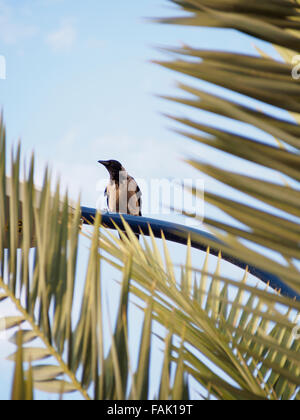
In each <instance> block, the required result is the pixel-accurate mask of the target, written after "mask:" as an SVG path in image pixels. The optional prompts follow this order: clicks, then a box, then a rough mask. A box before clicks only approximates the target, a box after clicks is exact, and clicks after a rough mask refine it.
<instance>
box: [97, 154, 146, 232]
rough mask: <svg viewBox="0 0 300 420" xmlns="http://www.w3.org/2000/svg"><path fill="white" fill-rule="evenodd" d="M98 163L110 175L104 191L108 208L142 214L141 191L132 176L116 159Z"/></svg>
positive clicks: (124, 212)
mask: <svg viewBox="0 0 300 420" xmlns="http://www.w3.org/2000/svg"><path fill="white" fill-rule="evenodd" d="M98 163H100V164H101V165H103V166H105V168H106V169H107V171H108V173H109V175H110V180H109V184H108V186H107V188H106V189H105V193H104V194H105V196H106V197H107V207H108V210H109V211H110V212H112V213H122V214H130V215H132V216H142V199H141V196H142V193H141V190H140V188H139V186H138V184H137V183H136V181H135V180H134V178H133V177H132V176H130V175H129V174H128V172H127V171H126V169H125V168H124V167H123V166H122V165H121V163H120V162H118V161H116V160H99V161H98ZM137 237H138V236H137Z"/></svg>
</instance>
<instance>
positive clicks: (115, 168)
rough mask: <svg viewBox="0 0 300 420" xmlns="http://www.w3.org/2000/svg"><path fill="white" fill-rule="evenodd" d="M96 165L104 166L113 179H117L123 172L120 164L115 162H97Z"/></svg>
mask: <svg viewBox="0 0 300 420" xmlns="http://www.w3.org/2000/svg"><path fill="white" fill-rule="evenodd" d="M98 163H100V164H101V165H103V166H105V168H106V169H107V170H108V172H109V173H110V176H111V178H113V179H118V178H119V173H120V172H123V171H125V169H124V168H123V166H122V165H121V163H120V162H118V161H117V160H98Z"/></svg>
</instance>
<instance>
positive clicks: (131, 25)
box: [0, 0, 274, 398]
mask: <svg viewBox="0 0 300 420" xmlns="http://www.w3.org/2000/svg"><path fill="white" fill-rule="evenodd" d="M175 13H176V10H175V9H174V8H172V7H170V4H169V3H168V2H167V1H164V0H131V1H129V2H125V1H124V0H115V1H114V2H102V1H99V0H86V1H84V2H83V1H78V0H75V1H74V0H22V1H19V0H0V55H4V56H5V58H6V62H7V79H6V80H5V81H3V80H0V106H1V107H3V110H4V116H5V121H6V125H7V134H8V142H9V144H14V143H16V142H17V140H18V139H19V138H21V139H22V147H23V152H24V154H25V155H26V156H29V154H30V153H31V151H32V150H34V151H35V153H36V157H37V166H38V168H37V169H38V176H37V180H38V182H41V176H42V171H43V168H44V165H45V164H46V162H49V164H50V167H51V168H52V169H53V171H54V172H55V173H59V174H60V176H61V178H62V181H63V184H64V185H68V187H69V190H70V191H71V194H72V197H73V198H74V199H75V198H76V197H77V195H78V193H79V191H81V193H82V202H83V204H85V205H89V206H93V207H94V206H95V204H96V201H97V198H98V193H97V190H96V186H97V181H98V180H99V179H100V178H103V177H104V176H106V174H105V172H104V170H103V169H101V168H99V166H98V165H97V163H96V162H97V160H99V159H109V158H115V159H118V160H120V161H122V163H123V164H124V165H125V167H126V168H127V169H128V170H129V172H130V173H131V174H132V175H134V176H135V177H137V178H145V179H146V180H149V179H151V178H152V177H155V178H158V177H165V178H175V177H176V178H178V177H180V178H196V177H199V174H198V173H197V172H196V171H194V170H192V169H190V168H189V167H187V166H186V165H185V164H184V163H183V162H182V161H181V160H180V159H181V158H182V157H184V156H190V155H192V156H199V157H201V158H203V159H205V160H209V161H210V162H212V161H213V162H216V163H220V162H221V159H220V156H221V155H220V154H218V153H216V152H213V151H211V150H210V149H208V148H205V147H201V146H199V145H195V144H193V143H190V142H188V141H186V140H183V139H181V138H180V137H178V136H177V135H175V134H174V133H172V132H171V131H169V130H168V129H167V126H170V123H169V122H168V121H167V120H166V119H165V118H164V117H162V116H161V115H160V112H172V113H175V114H179V115H181V114H183V115H195V116H197V117H198V118H199V116H200V117H201V118H202V120H203V121H205V122H208V123H211V124H214V123H218V124H220V125H221V126H223V127H226V128H230V129H232V130H236V129H239V128H241V127H242V128H243V130H245V127H244V126H242V125H241V124H233V123H230V122H228V121H225V120H224V119H222V118H217V117H215V116H213V115H211V114H208V113H204V112H197V113H196V112H195V111H191V110H188V109H185V108H181V107H180V106H179V105H174V104H170V103H167V102H165V101H162V100H161V99H158V98H157V97H155V96H154V94H176V93H177V91H176V88H175V81H176V80H185V81H187V80H189V79H188V78H183V77H179V76H178V75H176V74H175V73H172V72H169V71H166V70H164V69H162V68H160V67H159V66H157V65H154V64H151V63H150V60H153V59H157V58H162V57H163V56H162V54H161V53H160V52H158V51H156V50H155V49H154V48H153V47H154V46H155V45H166V46H168V45H169V46H178V44H180V42H184V43H186V44H190V45H193V46H196V47H199V48H210V49H218V48H222V49H225V50H228V51H236V52H239V51H241V52H246V53H255V49H254V46H253V45H254V40H253V39H251V38H250V37H248V36H243V35H239V34H238V33H237V32H234V31H229V30H228V31H225V30H213V29H193V28H181V27H171V26H163V25H157V24H153V23H150V22H146V20H145V19H144V18H149V17H155V16H157V17H159V16H170V15H173V14H175ZM220 40H221V42H220ZM255 44H256V45H259V46H260V47H261V48H264V49H265V50H266V51H268V52H269V53H272V54H273V53H274V51H273V49H272V47H270V46H267V45H265V44H264V43H262V42H258V41H255ZM189 82H190V83H195V82H194V81H190V80H189ZM200 85H201V86H202V87H203V88H205V89H208V90H209V91H213V92H216V91H218V90H217V89H216V88H214V87H212V86H211V85H209V84H207V83H202V84H200ZM220 92H221V93H223V94H224V92H223V91H222V90H220ZM230 97H234V98H238V95H231V96H230ZM248 103H254V101H249V102H248ZM264 109H266V110H268V109H270V108H269V107H265V108H264ZM247 132H248V134H249V135H260V136H261V138H264V139H268V138H267V137H266V136H264V135H262V134H261V133H259V132H258V131H257V130H254V129H250V128H249V127H248V128H247ZM237 162H238V163H237V166H236V167H234V168H232V162H231V159H230V158H228V159H227V158H224V157H222V165H223V166H224V167H227V168H229V169H234V170H243V171H244V172H247V171H248V172H249V171H253V170H255V171H256V172H257V167H255V166H254V165H250V164H249V165H245V164H244V162H242V161H237ZM254 168H255V169H254ZM260 173H261V176H266V175H267V174H268V171H263V172H260ZM204 179H205V182H206V188H209V189H213V190H215V191H220V188H222V191H226V189H224V187H221V186H219V185H218V184H217V183H215V182H213V181H211V180H209V179H207V177H204ZM214 214H216V213H215V212H214ZM171 220H178V218H175V217H174V216H173V217H171ZM172 250H173V255H174V258H176V259H177V260H181V259H182V257H181V251H182V250H181V248H178V247H175V246H174V247H172ZM195 255H196V256H197V257H198V259H199V253H198V254H195ZM201 258H202V257H201ZM81 269H82V268H81ZM82 270H83V269H82ZM228 270H230V273H231V274H232V275H233V276H240V275H241V274H240V272H239V270H234V269H233V268H232V267H230V268H228ZM113 303H114V302H113V300H112V304H113ZM9 350H10V351H11V350H12V348H9V349H8V348H7V345H4V344H3V342H1V341H0V356H1V357H2V356H4V355H5V354H6V353H7V352H8V351H9ZM0 369H1V376H0V398H1V397H2V398H7V397H8V395H9V386H10V375H11V370H10V368H9V367H7V363H3V361H0Z"/></svg>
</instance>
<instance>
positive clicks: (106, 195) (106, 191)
mask: <svg viewBox="0 0 300 420" xmlns="http://www.w3.org/2000/svg"><path fill="white" fill-rule="evenodd" d="M104 197H106V201H107V208H108V209H109V194H108V188H107V187H106V188H105V191H104Z"/></svg>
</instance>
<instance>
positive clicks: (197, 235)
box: [81, 207, 300, 301]
mask: <svg viewBox="0 0 300 420" xmlns="http://www.w3.org/2000/svg"><path fill="white" fill-rule="evenodd" d="M81 213H82V218H83V220H84V223H93V221H94V219H95V216H96V210H95V209H92V208H88V207H82V208H81ZM122 218H123V219H124V220H125V221H126V222H127V223H128V225H129V226H130V227H131V229H132V231H133V232H134V233H140V231H142V232H143V234H144V235H145V236H149V235H150V232H149V226H150V227H151V229H152V232H153V234H154V236H155V237H156V238H161V232H163V233H164V236H165V238H166V240H168V241H171V242H176V243H179V244H183V245H186V244H187V241H188V238H191V245H192V248H195V249H199V250H200V251H205V252H206V250H207V245H206V244H205V240H207V239H209V241H211V242H213V243H215V248H211V249H210V253H211V254H212V255H215V256H218V255H219V248H218V246H219V245H220V244H221V242H220V241H219V240H218V239H217V238H215V237H214V236H213V235H210V234H209V233H207V232H203V231H200V230H198V229H193V228H188V227H186V226H182V225H179V224H176V223H170V222H166V221H162V220H155V219H149V218H146V217H135V216H129V215H126V214H123V215H122V216H121V215H119V214H116V213H103V214H102V224H103V225H104V226H106V227H107V228H109V229H116V226H118V227H119V228H120V229H121V230H124V225H123V220H122ZM222 258H223V259H224V260H225V261H228V262H230V263H232V264H234V265H236V266H237V267H240V268H242V269H246V267H248V271H249V273H251V274H253V275H254V276H255V277H257V278H258V279H260V280H262V281H263V282H264V283H266V284H268V285H269V286H270V287H272V288H273V289H275V290H280V293H281V294H282V295H283V296H286V297H289V298H292V299H296V300H298V301H300V295H299V294H298V293H297V292H295V291H294V290H293V289H291V288H290V287H289V286H287V285H286V284H285V283H284V282H283V281H282V280H281V279H280V278H279V277H277V276H275V275H274V274H271V273H268V272H266V271H264V270H260V269H259V268H256V267H254V266H252V265H249V264H247V262H246V261H241V260H238V259H236V258H234V257H232V256H230V255H224V254H222Z"/></svg>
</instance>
